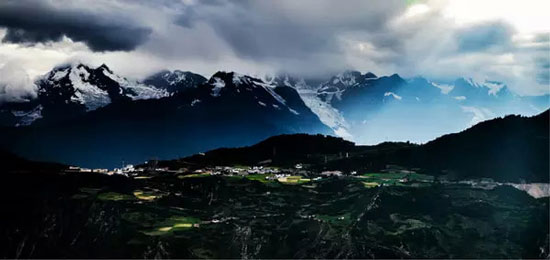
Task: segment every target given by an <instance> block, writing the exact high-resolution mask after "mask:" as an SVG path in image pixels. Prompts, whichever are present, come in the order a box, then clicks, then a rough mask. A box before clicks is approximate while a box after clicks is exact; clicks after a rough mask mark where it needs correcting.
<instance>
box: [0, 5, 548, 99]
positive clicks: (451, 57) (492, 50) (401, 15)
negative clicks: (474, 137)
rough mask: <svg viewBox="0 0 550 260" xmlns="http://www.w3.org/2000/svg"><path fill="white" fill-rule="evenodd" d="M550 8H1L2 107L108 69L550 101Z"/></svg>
mask: <svg viewBox="0 0 550 260" xmlns="http://www.w3.org/2000/svg"><path fill="white" fill-rule="evenodd" d="M548 10H550V1H547V0H522V1H516V0H511V1H510V0H454V1H453V0H434V1H430V0H384V1H355V0H348V1H323V0H300V1H294V0H277V1H275V0H272V1H246V0H242V1H222V0H200V1H198V0H160V1H146V0H94V1H87V0H71V1H68V0H67V1H66V0H2V1H0V39H2V40H1V41H0V100H17V99H18V98H19V97H21V96H25V95H27V96H28V95H32V94H33V92H34V86H33V84H32V82H33V81H34V80H35V79H36V78H37V77H40V76H41V75H43V74H45V73H47V72H48V71H49V70H51V69H52V68H53V67H54V66H56V65H60V64H64V63H72V62H84V63H88V64H91V65H95V66H98V65H100V64H102V63H105V64H107V65H108V66H109V67H110V68H111V69H112V70H114V71H115V72H117V73H118V74H121V75H123V76H126V77H128V78H131V79H136V80H139V79H142V78H144V77H146V76H147V75H150V74H152V73H154V72H157V71H159V70H162V69H172V70H173V69H180V70H185V71H193V72H196V73H200V74H202V75H204V76H206V77H209V76H210V75H212V74H213V73H215V72H216V71H219V70H224V71H237V72H240V73H246V74H251V75H265V74H271V75H273V74H277V73H290V74H294V75H296V76H303V77H329V76H330V74H334V73H338V72H341V71H344V70H348V69H353V70H359V71H362V72H367V71H371V72H374V73H375V74H377V75H391V74H393V73H398V74H400V75H401V76H402V77H414V76H424V77H426V78H428V79H431V80H434V81H441V82H445V81H451V80H454V79H456V78H458V77H471V78H474V79H476V80H479V81H483V80H494V81H501V82H505V83H506V84H507V85H508V87H509V88H510V89H511V90H512V91H514V92H516V93H517V94H519V95H541V94H548V93H550V89H549V88H550V86H549V85H550V16H549V15H547V12H548Z"/></svg>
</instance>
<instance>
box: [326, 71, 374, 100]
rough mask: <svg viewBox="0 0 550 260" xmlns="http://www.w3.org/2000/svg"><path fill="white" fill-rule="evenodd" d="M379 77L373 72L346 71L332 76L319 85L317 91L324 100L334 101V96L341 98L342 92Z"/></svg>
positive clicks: (362, 85) (371, 81)
mask: <svg viewBox="0 0 550 260" xmlns="http://www.w3.org/2000/svg"><path fill="white" fill-rule="evenodd" d="M376 79H377V77H376V75H374V74H373V73H371V72H367V73H365V74H361V72H359V71H349V70H348V71H344V72H343V73H340V74H338V75H335V76H333V77H331V78H330V79H329V80H328V81H326V82H324V83H321V85H319V87H318V90H317V93H318V95H319V97H320V98H322V99H323V100H324V101H327V102H329V103H330V102H332V99H333V98H336V99H337V100H341V98H342V94H343V93H344V92H345V91H346V90H348V89H350V88H354V87H364V86H366V85H368V84H370V83H373V82H374V80H376Z"/></svg>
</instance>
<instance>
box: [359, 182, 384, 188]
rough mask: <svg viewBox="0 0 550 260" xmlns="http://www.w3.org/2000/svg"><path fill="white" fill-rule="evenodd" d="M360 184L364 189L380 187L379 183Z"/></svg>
mask: <svg viewBox="0 0 550 260" xmlns="http://www.w3.org/2000/svg"><path fill="white" fill-rule="evenodd" d="M361 183H363V186H365V188H375V187H378V186H380V183H378V182H367V181H362V182H361Z"/></svg>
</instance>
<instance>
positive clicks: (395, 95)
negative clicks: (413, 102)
mask: <svg viewBox="0 0 550 260" xmlns="http://www.w3.org/2000/svg"><path fill="white" fill-rule="evenodd" d="M387 96H392V97H393V98H395V99H397V100H401V99H403V98H402V97H401V96H398V95H397V94H395V93H393V92H386V93H384V97H387Z"/></svg>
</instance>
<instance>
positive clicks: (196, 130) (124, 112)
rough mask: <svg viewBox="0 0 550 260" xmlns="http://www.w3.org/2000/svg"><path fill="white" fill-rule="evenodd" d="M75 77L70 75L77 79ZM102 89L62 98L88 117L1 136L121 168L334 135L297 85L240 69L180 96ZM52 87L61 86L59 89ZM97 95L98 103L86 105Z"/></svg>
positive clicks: (36, 155)
mask: <svg viewBox="0 0 550 260" xmlns="http://www.w3.org/2000/svg"><path fill="white" fill-rule="evenodd" d="M71 71H72V70H71ZM69 73H71V72H69ZM102 74H103V73H102ZM70 75H71V74H69V79H70V77H73V76H70ZM66 76H67V75H65V77H66ZM60 78H61V77H60ZM89 78H90V79H92V77H89ZM56 82H57V81H56ZM90 82H95V81H92V80H90ZM100 82H103V81H100ZM105 82H111V81H107V80H106V81H105ZM114 82H116V81H114ZM94 86H101V88H99V87H97V89H101V90H103V91H104V92H101V93H107V96H106V98H105V99H85V98H82V99H78V98H75V97H74V96H76V97H78V95H77V94H75V93H78V90H79V89H80V88H78V87H73V88H68V89H69V90H71V91H73V92H71V91H69V93H67V94H61V95H60V96H63V95H65V96H66V98H65V99H64V100H68V101H69V102H64V101H60V100H58V101H57V102H60V103H61V104H62V106H65V105H71V106H74V107H77V108H81V110H80V112H81V113H82V114H81V115H79V116H73V117H71V118H68V119H65V120H58V121H55V122H51V121H50V122H49V123H47V124H32V126H31V127H15V128H6V129H3V132H4V134H5V135H4V136H5V137H7V138H5V139H3V140H1V144H0V145H1V147H3V148H5V149H7V150H10V151H14V152H16V153H17V154H21V155H24V156H26V157H28V158H31V159H40V160H49V161H58V162H64V163H67V164H77V165H84V166H90V167H100V166H101V167H116V166H119V165H120V163H121V162H122V161H123V160H124V161H126V162H135V163H139V162H143V161H145V160H148V159H151V158H172V157H178V156H181V155H186V154H192V153H197V152H201V151H205V150H207V149H212V148H216V147H220V146H240V145H246V144H252V143H254V142H257V141H259V140H262V139H264V138H267V137H269V136H272V135H277V134H285V133H324V134H331V133H332V131H331V129H330V128H328V127H326V126H325V125H324V124H322V123H321V122H320V121H319V119H318V117H317V116H316V115H315V114H314V113H313V112H311V110H310V109H309V108H308V107H307V106H306V104H305V103H304V102H303V101H302V100H301V98H300V96H299V94H298V93H297V92H296V90H295V89H294V88H290V87H288V86H277V85H276V84H272V83H266V82H264V81H262V80H260V79H257V78H253V77H250V76H246V75H240V74H237V73H234V72H217V73H215V74H214V75H213V76H212V77H211V78H210V79H209V80H208V81H206V82H205V83H203V84H201V85H198V86H196V87H184V88H181V89H180V90H179V91H177V92H173V93H172V94H169V93H168V92H167V91H162V89H161V88H158V89H157V91H159V92H158V93H163V95H162V98H160V99H158V98H154V97H151V96H147V97H149V98H141V99H140V97H145V96H139V95H138V96H136V95H133V94H132V93H133V92H130V90H134V89H135V87H133V88H129V89H126V88H124V87H122V88H119V86H129V85H123V84H119V85H114V84H113V85H107V84H97V85H94ZM140 86H148V85H144V84H140ZM149 87H151V86H149ZM50 88H53V90H52V91H57V86H50ZM111 88H113V89H117V90H118V91H113V90H111ZM151 88H152V87H151ZM94 89H95V88H94ZM159 89H160V90H159ZM48 93H52V92H51V91H49V92H48ZM53 93H55V92H53ZM109 93H112V94H111V95H112V96H113V97H112V98H111V96H110V95H109ZM40 95H42V97H41V98H45V97H50V96H51V95H47V96H46V95H44V94H39V96H40ZM53 96H56V95H55V94H54V95H53ZM90 96H92V97H95V96H94V95H90ZM39 100H40V98H39ZM90 100H94V102H93V103H92V104H94V105H95V106H93V107H92V106H91V105H90V104H88V106H86V105H85V104H87V101H90ZM96 100H101V101H105V102H95V101H96ZM114 100H116V101H114ZM82 101H84V102H82ZM107 101H111V102H109V103H108V104H107V103H106V102H107ZM39 102H42V103H40V104H45V103H44V101H39ZM54 104H56V103H54ZM60 106H61V105H60ZM87 108H95V109H89V110H86V109H87ZM54 149H55V151H56V152H53V150H54Z"/></svg>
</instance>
